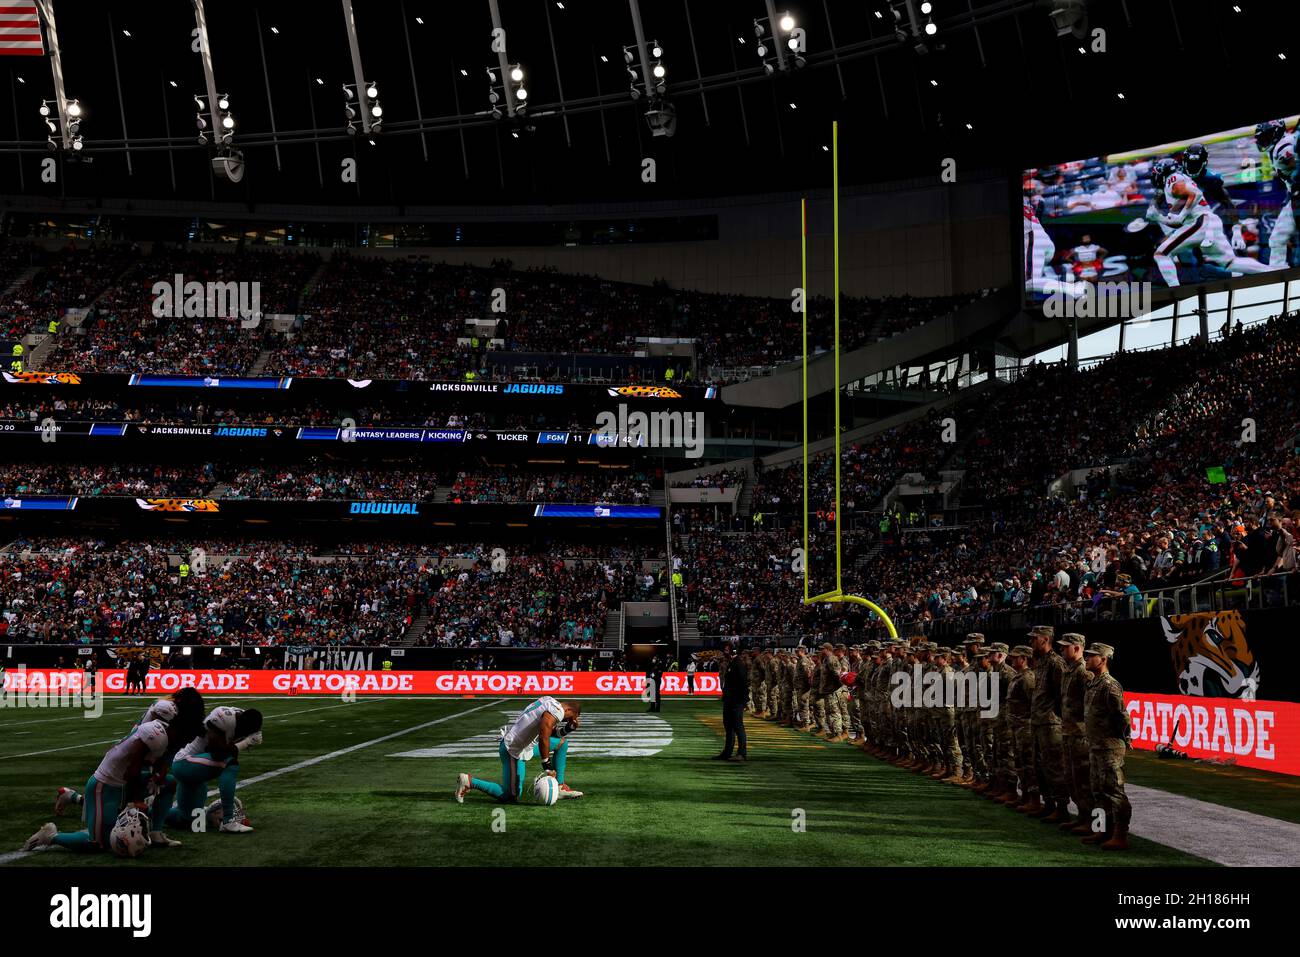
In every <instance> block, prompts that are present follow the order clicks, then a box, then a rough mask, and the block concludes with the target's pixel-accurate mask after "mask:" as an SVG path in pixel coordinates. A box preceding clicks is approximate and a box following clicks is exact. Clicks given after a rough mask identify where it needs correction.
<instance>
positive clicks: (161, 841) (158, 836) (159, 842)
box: [149, 831, 181, 847]
mask: <svg viewBox="0 0 1300 957" xmlns="http://www.w3.org/2000/svg"><path fill="white" fill-rule="evenodd" d="M149 846H150V847H180V846H181V842H180V841H175V840H172V839H171V838H170V837H168V836H167V835H166V834H164V833H163V832H162V831H150V832H149Z"/></svg>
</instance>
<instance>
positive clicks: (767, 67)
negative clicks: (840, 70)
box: [754, 0, 806, 76]
mask: <svg viewBox="0 0 1300 957" xmlns="http://www.w3.org/2000/svg"><path fill="white" fill-rule="evenodd" d="M765 4H766V6H767V16H766V17H759V18H757V19H756V20H754V36H756V37H758V45H757V47H755V49H754V52H755V53H756V54H757V55H758V58H759V60H760V61H761V65H762V67H763V72H764V73H766V74H767V75H768V76H771V75H772V74H773V73H775V72H776V71H777V70H780V71H782V72H785V71H786V70H788V69H790V63H791V60H793V62H794V65H795V66H796V67H802V66H804V64H805V62H806V61H805V60H804V58H803V56H802V54H803V52H804V49H805V41H804V31H803V30H802V29H800V27H799V23H798V21H797V20H795V18H794V16H793V15H792V14H791V13H790V12H789V11H788V10H787V11H786V12H784V13H782V14H780V15H778V14H777V12H776V8H775V7H774V6H773V5H772V0H765ZM769 32H770V33H771V36H772V39H771V43H770V45H769V43H768V41H767V40H766V39H765V37H766V36H767V35H768V33H769ZM783 41H784V42H783ZM787 50H788V51H789V54H793V56H792V57H791V56H790V55H789V54H787V52H786V51H787ZM768 54H775V60H776V62H775V63H772V62H771V61H769V59H768Z"/></svg>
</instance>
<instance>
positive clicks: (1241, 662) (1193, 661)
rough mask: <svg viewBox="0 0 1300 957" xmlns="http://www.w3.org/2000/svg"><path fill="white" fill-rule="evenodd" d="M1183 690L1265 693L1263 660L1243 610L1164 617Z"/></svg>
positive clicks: (1212, 694)
mask: <svg viewBox="0 0 1300 957" xmlns="http://www.w3.org/2000/svg"><path fill="white" fill-rule="evenodd" d="M1160 626H1161V628H1163V629H1164V634H1165V641H1167V642H1168V643H1169V646H1170V647H1169V654H1170V658H1171V660H1172V663H1173V666H1174V672H1175V674H1177V675H1178V690H1179V692H1180V693H1181V694H1185V695H1192V696H1195V697H1202V698H1240V699H1241V700H1243V701H1254V700H1255V699H1256V697H1257V696H1258V694H1259V679H1260V673H1259V662H1258V661H1256V660H1255V656H1254V655H1253V654H1252V653H1251V651H1250V646H1249V645H1248V644H1247V642H1246V621H1245V619H1244V618H1242V616H1241V612H1239V611H1219V612H1204V611H1202V612H1196V613H1194V614H1191V615H1170V616H1169V617H1164V616H1162V617H1161V618H1160Z"/></svg>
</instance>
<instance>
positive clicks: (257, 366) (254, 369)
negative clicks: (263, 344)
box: [248, 349, 275, 376]
mask: <svg viewBox="0 0 1300 957" xmlns="http://www.w3.org/2000/svg"><path fill="white" fill-rule="evenodd" d="M274 351H275V350H273V349H263V350H262V351H261V352H259V353H258V354H257V358H256V359H254V360H253V364H252V365H251V366H250V367H249V369H248V374H249V375H250V376H258V375H261V374H262V370H263V369H265V368H266V364H267V363H268V362H270V361H271V354H272V352H274Z"/></svg>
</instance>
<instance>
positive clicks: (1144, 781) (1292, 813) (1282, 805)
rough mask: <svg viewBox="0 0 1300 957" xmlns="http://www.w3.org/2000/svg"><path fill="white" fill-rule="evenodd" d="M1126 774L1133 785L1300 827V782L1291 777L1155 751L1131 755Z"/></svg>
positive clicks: (1131, 753) (1126, 765)
mask: <svg viewBox="0 0 1300 957" xmlns="http://www.w3.org/2000/svg"><path fill="white" fill-rule="evenodd" d="M1125 774H1126V775H1127V778H1128V780H1129V781H1131V782H1132V783H1133V784H1141V785H1143V786H1145V787H1152V788H1160V789H1161V790H1163V791H1172V792H1174V793H1175V794H1183V795H1186V796H1187V797H1193V798H1197V799H1198V800H1201V801H1209V802H1210V803H1212V804H1225V805H1227V806H1228V807H1235V808H1238V809H1240V810H1243V811H1251V812H1253V813H1255V814H1263V815H1265V816H1266V817H1275V818H1277V819H1278V820H1282V821H1291V822H1292V823H1294V824H1300V779H1297V778H1294V777H1291V776H1290V775H1286V774H1273V773H1271V772H1269V771H1256V770H1254V769H1253V768H1243V767H1237V766H1233V767H1223V766H1217V765H1212V764H1198V763H1196V762H1194V761H1177V760H1169V759H1164V758H1157V757H1156V756H1155V753H1154V752H1151V751H1130V752H1129V754H1128V760H1127V762H1126V763H1125Z"/></svg>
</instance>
